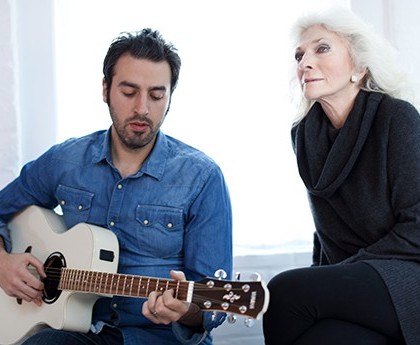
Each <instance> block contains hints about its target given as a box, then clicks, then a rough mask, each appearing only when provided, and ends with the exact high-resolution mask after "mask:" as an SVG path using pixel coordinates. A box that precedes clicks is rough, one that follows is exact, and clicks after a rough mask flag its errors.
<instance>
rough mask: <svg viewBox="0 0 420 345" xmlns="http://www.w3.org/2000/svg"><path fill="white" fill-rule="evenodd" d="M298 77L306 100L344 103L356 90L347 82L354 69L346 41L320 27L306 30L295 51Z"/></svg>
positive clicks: (353, 85)
mask: <svg viewBox="0 0 420 345" xmlns="http://www.w3.org/2000/svg"><path fill="white" fill-rule="evenodd" d="M295 59H296V62H297V77H298V80H299V81H300V85H301V87H302V92H303V96H304V97H305V98H306V99H308V100H317V101H320V102H322V101H325V102H328V103H331V102H332V101H333V100H334V102H336V101H337V100H338V101H340V100H345V99H346V98H348V97H352V96H353V95H354V92H355V88H356V87H357V86H356V84H355V83H352V82H351V81H350V79H351V76H352V74H353V72H354V71H355V68H354V66H353V62H352V59H351V57H350V53H349V48H348V42H347V41H346V40H345V39H344V38H342V37H340V36H338V35H337V34H335V33H334V32H331V31H328V30H327V29H325V28H324V27H323V26H321V25H314V26H311V27H309V28H308V29H306V30H305V31H304V32H303V34H302V35H301V39H300V42H299V45H298V47H297V48H296V53H295Z"/></svg>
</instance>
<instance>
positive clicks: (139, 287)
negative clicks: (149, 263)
mask: <svg viewBox="0 0 420 345" xmlns="http://www.w3.org/2000/svg"><path fill="white" fill-rule="evenodd" d="M142 279H143V277H140V279H139V283H138V284H139V286H138V288H137V296H143V295H142V294H141V284H142Z"/></svg>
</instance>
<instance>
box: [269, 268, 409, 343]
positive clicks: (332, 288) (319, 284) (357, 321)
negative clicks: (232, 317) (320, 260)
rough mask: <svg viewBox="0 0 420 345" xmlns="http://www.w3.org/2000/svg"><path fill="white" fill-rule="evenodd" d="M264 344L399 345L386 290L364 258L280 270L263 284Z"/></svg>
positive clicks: (394, 317)
mask: <svg viewBox="0 0 420 345" xmlns="http://www.w3.org/2000/svg"><path fill="white" fill-rule="evenodd" d="M268 289H269V290H270V304H269V307H268V310H267V312H266V313H265V314H264V319H263V330H264V337H265V343H266V345H292V344H293V345H338V344H339V345H404V344H405V343H404V340H403V337H402V335H401V330H400V327H399V322H398V319H397V316H396V313H395V310H394V306H393V304H392V302H391V298H390V296H389V293H388V290H387V288H386V286H385V284H384V282H383V280H382V278H381V277H380V276H379V274H378V273H377V272H376V271H375V269H373V268H372V267H371V266H370V265H368V264H366V263H354V264H348V265H331V266H319V267H308V268H301V269H294V270H290V271H285V272H282V273H280V274H278V275H277V276H275V277H274V278H273V279H271V281H270V282H269V284H268Z"/></svg>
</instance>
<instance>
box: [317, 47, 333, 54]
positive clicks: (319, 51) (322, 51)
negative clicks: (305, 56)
mask: <svg viewBox="0 0 420 345" xmlns="http://www.w3.org/2000/svg"><path fill="white" fill-rule="evenodd" d="M329 50H330V47H329V46H327V45H322V46H319V47H318V49H317V52H318V53H325V52H327V51H329Z"/></svg>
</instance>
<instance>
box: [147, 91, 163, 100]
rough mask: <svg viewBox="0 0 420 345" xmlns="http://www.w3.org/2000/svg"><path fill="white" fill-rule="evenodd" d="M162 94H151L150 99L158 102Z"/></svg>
mask: <svg viewBox="0 0 420 345" xmlns="http://www.w3.org/2000/svg"><path fill="white" fill-rule="evenodd" d="M163 96H164V95H163V93H152V94H151V95H150V97H152V98H153V99H154V100H155V101H158V100H160V99H162V98H163Z"/></svg>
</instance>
